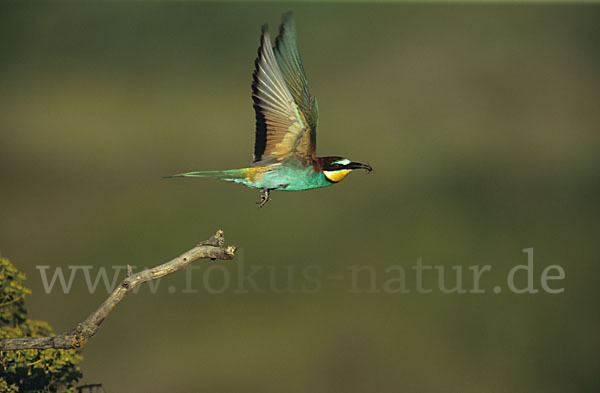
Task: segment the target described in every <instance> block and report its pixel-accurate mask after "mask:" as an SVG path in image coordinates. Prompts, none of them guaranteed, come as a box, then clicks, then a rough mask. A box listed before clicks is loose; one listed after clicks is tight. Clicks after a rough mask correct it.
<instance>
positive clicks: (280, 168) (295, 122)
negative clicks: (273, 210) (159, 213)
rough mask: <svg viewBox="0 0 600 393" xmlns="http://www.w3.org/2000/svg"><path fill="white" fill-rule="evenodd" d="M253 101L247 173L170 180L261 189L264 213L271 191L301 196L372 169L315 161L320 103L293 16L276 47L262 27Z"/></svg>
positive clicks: (347, 162) (238, 171) (204, 173)
mask: <svg viewBox="0 0 600 393" xmlns="http://www.w3.org/2000/svg"><path fill="white" fill-rule="evenodd" d="M252 100H253V102H254V110H255V112H256V139H255V143H254V161H253V162H252V165H251V166H250V167H249V168H242V169H230V170H223V171H202V172H189V173H182V174H179V175H173V176H169V177H212V178H216V179H220V180H226V181H233V182H236V183H240V184H243V185H245V186H247V187H253V188H259V189H262V193H261V199H260V201H259V202H257V203H258V204H259V206H260V207H262V206H264V205H265V204H266V203H267V202H268V201H269V193H270V191H272V190H278V191H279V190H281V191H300V190H310V189H313V188H320V187H326V186H330V185H332V184H335V183H338V182H340V181H341V180H342V179H344V178H345V177H346V176H347V175H348V174H349V173H350V172H352V171H353V170H355V169H366V170H367V171H369V172H371V171H372V168H371V166H370V165H368V164H361V163H359V162H352V161H350V160H348V159H346V158H342V157H339V156H333V157H317V156H316V155H315V148H316V136H317V134H316V132H317V118H318V108H317V100H316V98H315V97H313V96H312V95H311V94H310V91H309V90H308V80H307V79H306V73H305V72H304V67H303V66H302V60H301V59H300V52H299V51H298V44H297V42H296V28H295V24H294V18H293V15H292V14H291V13H287V14H285V15H284V16H283V22H282V24H281V26H280V27H279V35H278V36H277V38H276V40H275V47H273V46H272V45H271V39H270V38H269V31H268V27H267V25H266V24H265V25H263V27H262V35H261V40H260V47H259V48H258V56H257V58H256V60H255V61H254V73H253V80H252Z"/></svg>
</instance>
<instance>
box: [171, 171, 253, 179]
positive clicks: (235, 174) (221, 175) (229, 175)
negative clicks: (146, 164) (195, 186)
mask: <svg viewBox="0 0 600 393" xmlns="http://www.w3.org/2000/svg"><path fill="white" fill-rule="evenodd" d="M172 177H210V178H213V179H219V180H225V181H236V180H240V179H245V178H246V175H245V174H244V173H243V171H242V170H240V169H229V170H225V171H200V172H188V173H180V174H177V175H171V176H165V179H168V178H172Z"/></svg>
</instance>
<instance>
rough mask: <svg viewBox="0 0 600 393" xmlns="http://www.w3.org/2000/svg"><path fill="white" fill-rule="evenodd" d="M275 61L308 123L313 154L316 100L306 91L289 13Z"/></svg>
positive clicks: (315, 140)
mask: <svg viewBox="0 0 600 393" xmlns="http://www.w3.org/2000/svg"><path fill="white" fill-rule="evenodd" d="M275 59H276V60H277V64H279V69H280V70H281V75H283V79H284V80H285V83H286V84H287V86H288V88H289V89H290V93H292V97H294V100H295V101H296V104H298V106H299V107H300V110H301V111H302V114H303V115H304V118H305V119H306V122H307V123H308V126H309V129H310V143H311V149H312V152H313V153H314V151H315V149H316V144H317V124H318V119H319V108H318V106H317V99H316V98H315V97H313V96H312V95H311V94H310V90H309V89H308V79H307V78H306V73H305V72H304V66H303V65H302V58H301V57H300V51H299V50H298V41H297V40H296V23H295V22H294V15H293V14H292V13H291V12H288V13H287V14H285V15H283V21H282V23H281V26H279V35H278V36H277V38H276V39H275Z"/></svg>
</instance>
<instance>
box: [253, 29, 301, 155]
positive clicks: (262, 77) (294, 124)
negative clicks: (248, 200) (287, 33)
mask: <svg viewBox="0 0 600 393" xmlns="http://www.w3.org/2000/svg"><path fill="white" fill-rule="evenodd" d="M254 64H255V69H254V74H253V82H252V99H253V101H254V110H255V112H256V141H255V144H254V163H253V165H264V164H269V163H274V162H278V161H279V162H280V161H284V160H285V159H287V158H292V157H293V158H295V159H296V160H297V161H300V162H302V163H305V164H307V165H308V163H309V162H311V160H312V155H311V151H310V135H309V132H308V128H309V126H308V124H307V122H306V119H305V118H304V115H303V113H302V111H301V110H300V108H299V107H298V105H297V104H296V102H295V100H294V97H293V96H292V94H291V93H290V90H289V89H288V86H287V84H286V82H285V81H284V79H283V76H282V75H281V71H280V69H279V66H278V64H277V61H276V60H275V54H274V53H273V47H272V45H271V39H270V38H269V32H268V31H267V27H266V25H265V26H263V30H262V37H261V45H260V48H258V57H257V58H256V61H255V62H254Z"/></svg>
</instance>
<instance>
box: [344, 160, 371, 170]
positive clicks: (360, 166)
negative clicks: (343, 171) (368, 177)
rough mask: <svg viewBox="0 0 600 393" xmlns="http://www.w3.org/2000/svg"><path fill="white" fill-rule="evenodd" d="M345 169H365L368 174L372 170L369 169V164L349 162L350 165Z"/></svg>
mask: <svg viewBox="0 0 600 393" xmlns="http://www.w3.org/2000/svg"><path fill="white" fill-rule="evenodd" d="M346 168H348V169H352V170H354V169H366V170H367V171H368V172H371V171H372V170H373V168H372V167H371V165H369V164H362V163H360V162H351V163H350V164H348V165H346Z"/></svg>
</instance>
